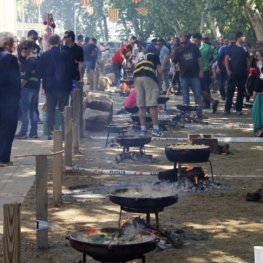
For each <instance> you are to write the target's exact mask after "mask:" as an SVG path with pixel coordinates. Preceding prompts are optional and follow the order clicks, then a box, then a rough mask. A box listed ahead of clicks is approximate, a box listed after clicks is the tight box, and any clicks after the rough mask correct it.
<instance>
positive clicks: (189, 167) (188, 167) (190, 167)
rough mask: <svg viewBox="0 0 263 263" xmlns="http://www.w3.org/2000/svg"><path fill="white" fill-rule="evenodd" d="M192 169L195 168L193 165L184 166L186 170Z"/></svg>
mask: <svg viewBox="0 0 263 263" xmlns="http://www.w3.org/2000/svg"><path fill="white" fill-rule="evenodd" d="M192 169H193V167H192V166H184V170H185V171H186V172H189V171H191V170H192Z"/></svg>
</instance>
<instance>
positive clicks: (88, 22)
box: [17, 0, 263, 43]
mask: <svg viewBox="0 0 263 263" xmlns="http://www.w3.org/2000/svg"><path fill="white" fill-rule="evenodd" d="M22 1H24V14H25V20H26V22H37V21H38V8H37V7H35V6H33V5H32V3H31V0H17V11H18V20H19V21H21V19H22V18H21V13H22V11H21V10H22ZM76 3H80V1H79V0H44V3H43V4H42V5H41V15H42V14H43V13H44V12H49V13H52V14H53V16H54V19H55V22H56V24H57V25H58V26H59V27H60V28H62V29H67V28H68V29H72V30H73V28H74V4H75V9H76V15H77V19H76V21H77V34H79V33H82V34H84V35H86V36H87V35H88V36H94V37H96V38H101V36H104V37H105V34H106V33H105V31H107V30H106V29H105V26H104V23H103V21H104V20H103V19H104V18H105V16H106V17H107V16H108V8H109V7H114V8H118V9H119V20H118V22H117V24H116V32H117V31H118V33H119V34H120V36H121V37H122V38H124V37H126V36H127V35H129V36H130V35H134V34H139V35H141V36H143V37H144V38H145V39H148V38H152V37H164V38H166V37H168V36H170V35H176V34H181V33H193V32H200V31H202V33H207V34H208V35H209V36H210V37H211V38H213V37H214V36H213V34H212V32H213V31H212V28H211V19H212V20H213V21H216V23H217V25H218V28H219V31H220V33H221V34H222V36H224V37H229V38H233V37H234V35H235V33H236V32H237V31H243V32H245V34H246V35H247V39H248V42H251V43H254V42H255V33H254V30H253V26H252V24H251V22H250V20H249V19H248V17H247V15H246V13H245V10H244V7H245V5H246V4H248V5H250V6H251V7H253V9H254V10H255V12H256V11H258V12H259V13H262V12H263V1H261V0H225V1H218V0H184V1H181V0H141V2H140V3H139V4H135V3H133V2H132V0H92V2H91V6H93V7H94V14H93V15H92V16H88V14H87V12H86V11H85V9H83V8H82V6H81V5H76ZM137 7H146V8H147V9H148V15H147V16H142V15H141V14H139V13H138V12H137V10H136V8H137ZM200 25H202V26H203V27H202V28H201V29H200Z"/></svg>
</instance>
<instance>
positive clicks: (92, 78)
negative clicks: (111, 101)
mask: <svg viewBox="0 0 263 263" xmlns="http://www.w3.org/2000/svg"><path fill="white" fill-rule="evenodd" d="M89 82H90V90H94V71H93V70H91V71H90V73H89Z"/></svg>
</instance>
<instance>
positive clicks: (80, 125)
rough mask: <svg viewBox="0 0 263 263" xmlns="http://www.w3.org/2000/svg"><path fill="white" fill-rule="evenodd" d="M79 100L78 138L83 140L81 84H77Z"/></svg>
mask: <svg viewBox="0 0 263 263" xmlns="http://www.w3.org/2000/svg"><path fill="white" fill-rule="evenodd" d="M77 88H78V89H79V94H80V99H79V103H80V104H79V112H80V113H79V136H80V138H84V119H83V115H84V114H83V112H84V111H83V82H78V87H77Z"/></svg>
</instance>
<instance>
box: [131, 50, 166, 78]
mask: <svg viewBox="0 0 263 263" xmlns="http://www.w3.org/2000/svg"><path fill="white" fill-rule="evenodd" d="M158 65H161V62H160V58H159V56H157V55H156V54H154V53H146V54H145V55H144V56H143V57H142V58H141V59H140V60H139V62H138V63H137V65H136V67H135V69H134V71H133V75H134V78H136V77H143V76H146V77H150V78H152V79H154V80H155V81H156V82H157V76H156V69H157V66H158Z"/></svg>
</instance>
